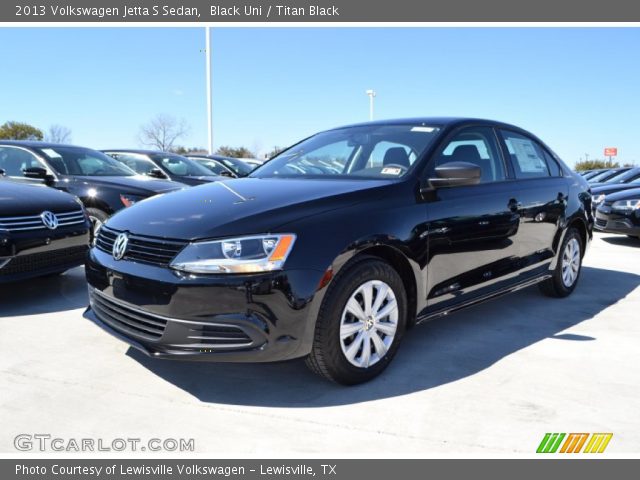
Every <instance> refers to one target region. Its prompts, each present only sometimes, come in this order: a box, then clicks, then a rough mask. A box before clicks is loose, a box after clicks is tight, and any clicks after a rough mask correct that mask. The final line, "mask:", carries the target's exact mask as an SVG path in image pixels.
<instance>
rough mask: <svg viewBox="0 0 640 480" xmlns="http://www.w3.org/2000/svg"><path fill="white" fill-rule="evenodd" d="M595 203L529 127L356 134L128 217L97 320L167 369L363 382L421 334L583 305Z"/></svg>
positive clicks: (305, 144)
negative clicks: (455, 318)
mask: <svg viewBox="0 0 640 480" xmlns="http://www.w3.org/2000/svg"><path fill="white" fill-rule="evenodd" d="M590 201H591V197H590V194H589V190H588V186H587V183H586V181H585V180H584V179H583V178H582V177H580V176H579V175H577V174H575V173H573V172H572V171H571V170H570V169H569V168H568V167H567V166H566V165H565V164H564V163H563V162H562V161H561V160H560V159H559V158H558V157H557V155H555V154H554V153H553V152H552V151H551V150H550V149H549V148H548V147H547V146H546V145H545V144H544V143H542V142H541V141H540V140H539V139H538V138H536V137H535V136H533V135H531V134H530V133H528V132H526V131H524V130H522V129H520V128H517V127H514V126H512V125H507V124H503V123H498V122H493V121H487V120H473V119H447V118H425V119H411V120H399V121H385V122H376V123H367V124H360V125H355V126H349V127H343V128H338V129H335V130H330V131H326V132H322V133H319V134H317V135H314V136H312V137H310V138H307V139H306V140H303V141H302V142H300V143H299V144H297V145H294V146H293V147H291V148H289V149H288V150H286V151H284V152H282V153H281V154H279V155H278V156H276V157H275V158H274V159H272V160H271V161H269V162H268V163H266V164H265V165H264V166H262V167H260V168H258V169H257V170H256V171H254V172H253V173H252V174H251V175H249V177H247V178H244V179H236V180H227V181H221V182H216V183H213V184H208V185H204V186H200V187H195V188H193V189H190V190H185V191H180V192H177V193H172V194H169V195H165V196H163V197H160V198H157V199H151V200H146V201H142V202H140V203H138V204H136V205H135V206H133V207H132V208H129V209H127V210H124V211H122V212H121V213H119V214H117V215H115V216H114V217H112V218H111V219H110V220H109V221H108V222H107V223H106V224H105V225H104V226H103V227H102V228H101V230H100V232H99V234H98V236H97V239H96V242H95V246H94V247H93V248H92V249H91V251H90V255H89V259H88V262H87V268H86V272H87V278H88V281H89V284H90V287H89V290H90V306H89V308H88V309H87V311H86V313H85V316H86V317H87V318H89V319H91V320H93V321H94V322H96V323H97V324H98V325H100V326H101V327H102V328H104V329H105V330H107V331H109V332H110V333H112V334H113V335H116V336H117V337H119V338H121V339H123V340H125V341H126V342H128V343H129V344H130V345H132V346H133V347H135V348H138V349H140V350H142V351H143V352H145V353H147V354H149V355H152V356H154V357H158V358H182V359H189V360H212V361H243V362H244V361H249V362H250V361H253V362H262V361H276V360H285V359H292V358H298V357H306V359H307V363H308V365H309V366H310V367H311V368H312V369H313V370H314V371H316V372H317V373H319V374H321V375H323V376H325V377H326V378H328V379H331V380H334V381H336V382H339V383H343V384H355V383H359V382H363V381H366V380H369V379H371V378H373V377H374V376H376V375H378V374H379V373H380V372H381V371H382V370H383V369H384V368H385V367H386V366H387V365H388V364H389V362H390V361H391V359H392V358H393V356H394V354H395V353H396V350H397V349H398V346H399V345H400V341H401V339H402V337H403V335H404V334H405V331H406V330H407V329H408V328H409V327H411V326H413V325H414V324H416V323H417V322H421V321H424V320H427V319H430V318H435V317H438V316H441V315H444V314H446V313H448V312H451V311H453V310H456V309H459V308H462V307H466V306H469V305H472V304H474V303H477V302H480V301H483V300H487V299H490V298H494V297H498V296H500V295H502V294H504V293H507V292H510V291H513V290H516V289H519V288H522V287H526V286H529V285H532V284H539V285H540V287H541V289H542V291H543V292H544V293H546V294H549V295H552V296H555V297H563V296H566V295H569V294H570V293H571V292H572V291H573V289H574V288H575V287H576V284H577V282H578V278H579V275H580V268H581V262H582V258H583V255H584V252H585V249H586V247H587V244H588V243H589V241H590V239H591V236H592V228H593V217H592V212H591V203H590ZM497 308H499V305H498V306H497Z"/></svg>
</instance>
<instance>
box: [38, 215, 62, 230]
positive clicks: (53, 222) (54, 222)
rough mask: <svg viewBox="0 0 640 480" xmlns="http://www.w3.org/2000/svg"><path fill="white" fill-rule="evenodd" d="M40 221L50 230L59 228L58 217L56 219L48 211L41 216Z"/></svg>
mask: <svg viewBox="0 0 640 480" xmlns="http://www.w3.org/2000/svg"><path fill="white" fill-rule="evenodd" d="M40 219H41V220H42V223H44V226H45V227H47V228H48V229H49V230H55V229H56V228H58V217H56V216H55V215H54V214H53V213H51V212H49V211H46V212H42V213H41V214H40Z"/></svg>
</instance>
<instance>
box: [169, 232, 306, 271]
mask: <svg viewBox="0 0 640 480" xmlns="http://www.w3.org/2000/svg"><path fill="white" fill-rule="evenodd" d="M295 241H296V236H295V235H294V234H291V233H287V234H274V235H252V236H247V237H237V238H226V239H223V240H215V241H209V242H194V243H191V244H189V245H187V246H186V247H185V248H184V249H183V250H182V251H181V252H180V253H179V254H178V256H177V257H176V258H175V259H174V260H173V261H172V262H171V268H173V269H175V270H180V271H182V272H188V273H260V272H271V271H274V270H281V269H282V268H283V266H284V263H285V262H286V261H287V257H288V256H289V254H290V253H291V250H292V248H293V244H294V243H295Z"/></svg>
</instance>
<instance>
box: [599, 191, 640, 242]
mask: <svg viewBox="0 0 640 480" xmlns="http://www.w3.org/2000/svg"><path fill="white" fill-rule="evenodd" d="M638 199H640V188H634V189H627V190H622V191H619V192H616V193H612V194H610V195H607V197H606V198H605V200H604V202H603V203H602V204H601V205H599V206H598V209H597V210H596V222H595V228H596V230H599V231H601V232H606V233H619V234H622V235H631V236H634V237H639V238H640V209H635V210H631V211H623V210H619V209H616V208H613V204H614V203H615V202H617V201H620V200H638Z"/></svg>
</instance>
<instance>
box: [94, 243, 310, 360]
mask: <svg viewBox="0 0 640 480" xmlns="http://www.w3.org/2000/svg"><path fill="white" fill-rule="evenodd" d="M86 273H87V280H88V282H89V298H90V305H89V307H88V308H87V310H86V311H85V313H84V317H85V318H87V319H89V320H91V321H92V322H94V323H96V324H97V325H99V326H100V327H101V328H103V329H104V330H106V331H107V332H109V333H110V334H112V335H114V336H115V337H117V338H119V339H120V340H123V341H125V342H126V343H128V344H129V345H130V346H132V347H134V348H136V349H138V350H140V351H142V352H143V353H145V354H147V355H149V356H151V357H155V358H173V359H183V360H198V361H218V362H273V361H280V360H288V359H292V358H297V357H302V356H305V355H307V354H308V353H309V352H310V351H311V343H312V338H313V331H314V328H315V318H316V315H317V308H316V305H317V302H318V299H319V298H320V297H321V296H322V292H316V290H317V286H318V284H319V282H320V279H321V278H322V275H323V272H316V271H314V270H304V271H301V270H297V271H289V272H273V273H266V274H255V275H201V276H194V275H183V274H180V273H179V272H175V271H173V270H171V269H169V268H167V267H161V266H156V265H151V264H144V263H142V262H133V261H116V260H114V259H113V258H112V257H111V256H110V255H108V254H107V253H105V252H102V251H101V250H99V249H96V248H94V249H92V250H91V252H90V255H89V259H88V262H87V265H86Z"/></svg>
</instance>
